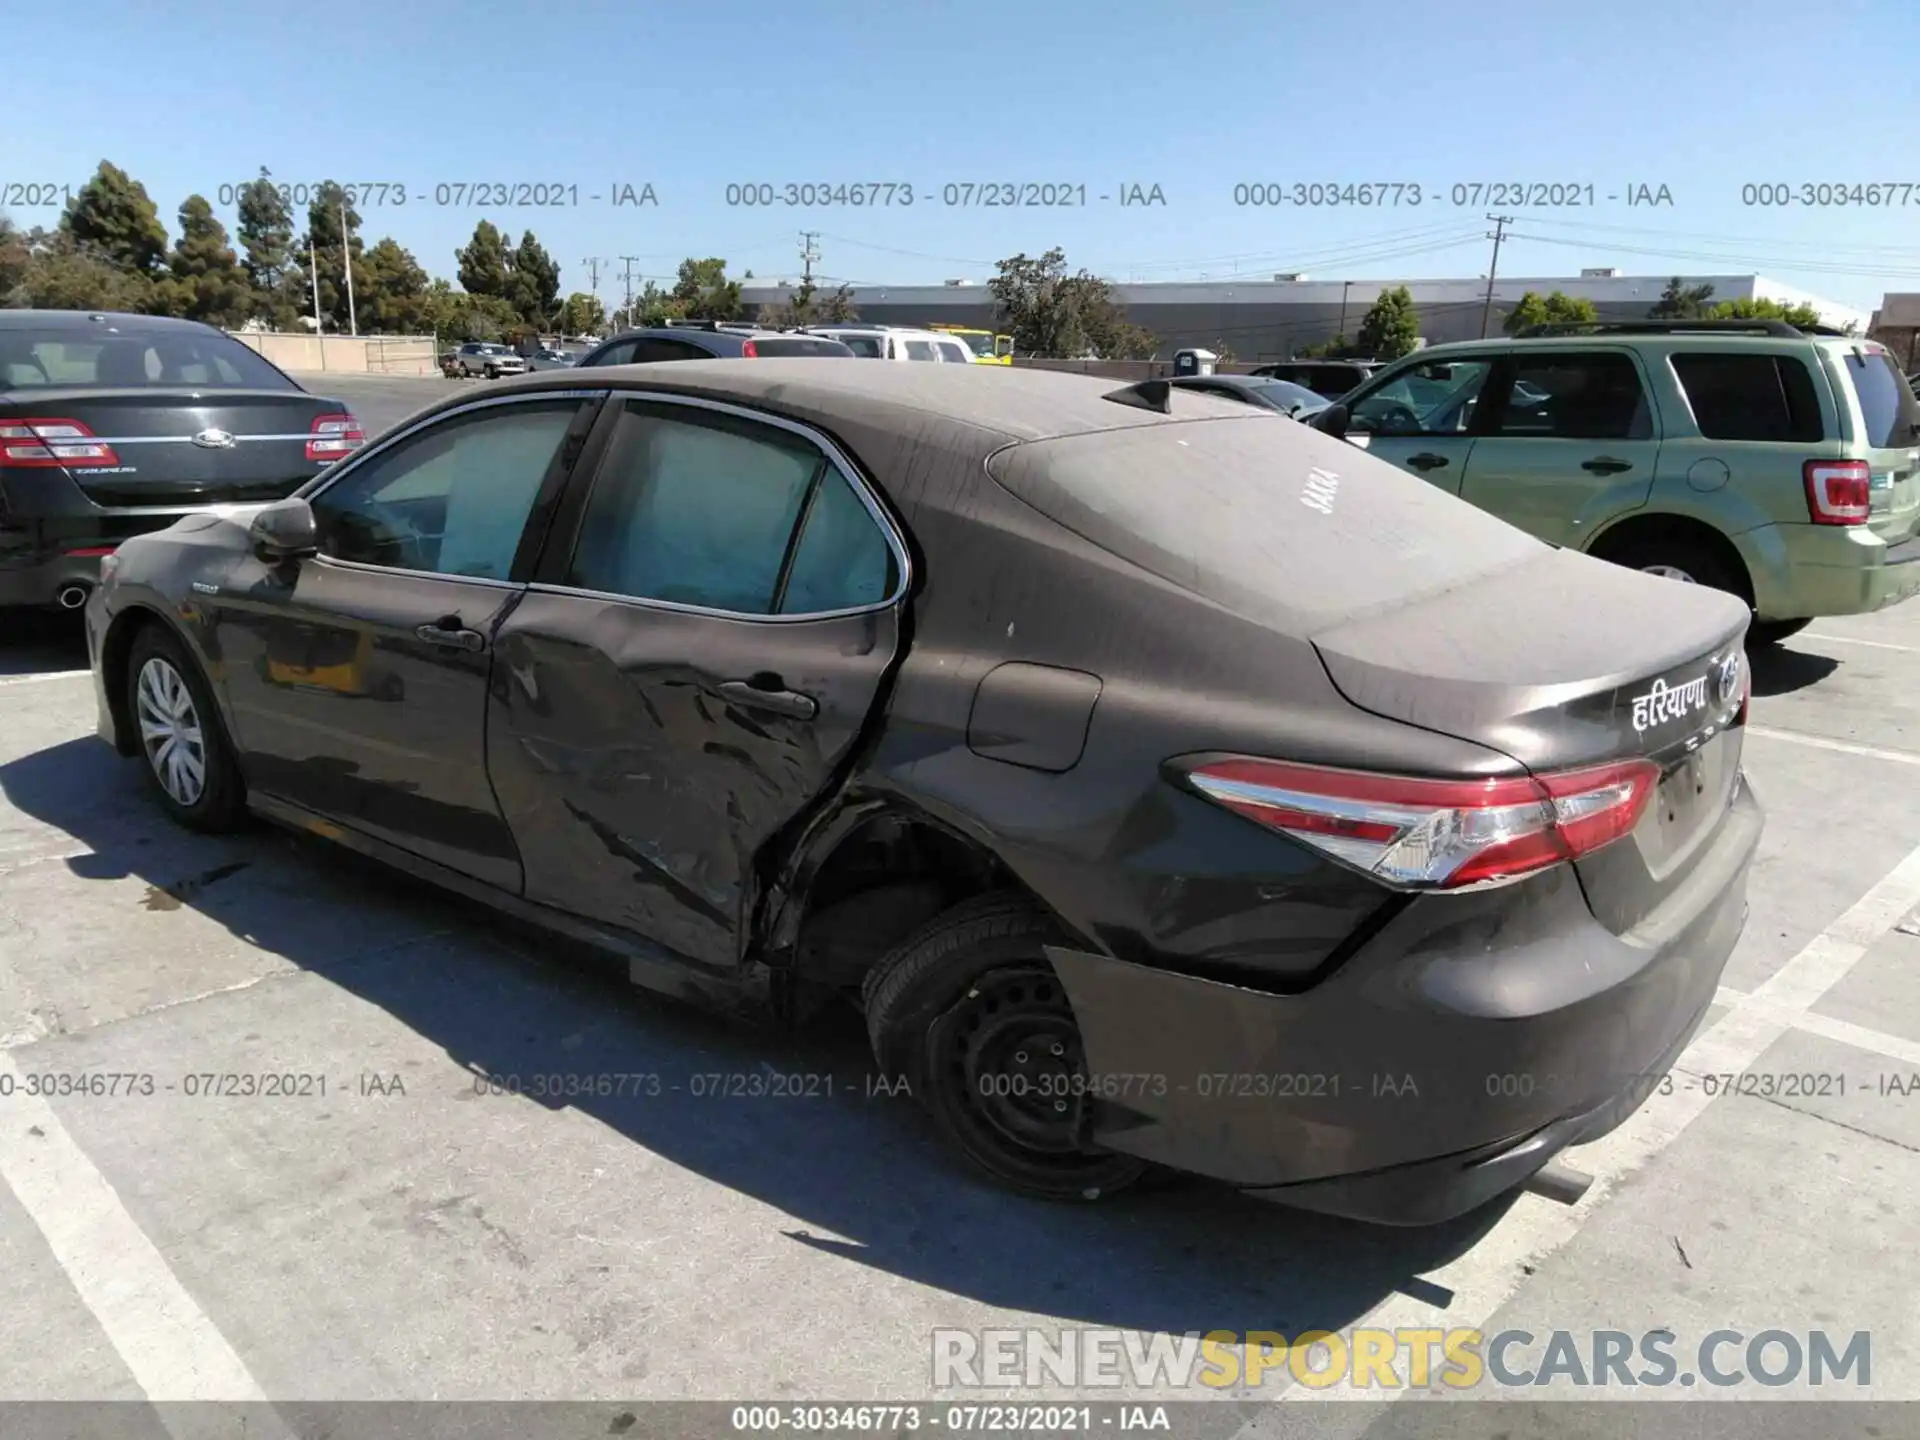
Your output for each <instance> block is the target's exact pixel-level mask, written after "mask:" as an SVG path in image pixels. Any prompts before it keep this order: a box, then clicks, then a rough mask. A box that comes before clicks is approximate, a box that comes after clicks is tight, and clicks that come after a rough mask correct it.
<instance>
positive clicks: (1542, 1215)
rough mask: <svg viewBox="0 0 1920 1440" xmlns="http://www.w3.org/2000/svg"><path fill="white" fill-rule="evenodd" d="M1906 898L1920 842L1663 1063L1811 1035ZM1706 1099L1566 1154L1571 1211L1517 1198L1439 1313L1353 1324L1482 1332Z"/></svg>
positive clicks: (1287, 1394) (1380, 1313) (1431, 1310)
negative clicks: (1580, 1180)
mask: <svg viewBox="0 0 1920 1440" xmlns="http://www.w3.org/2000/svg"><path fill="white" fill-rule="evenodd" d="M1916 903H1920V847H1916V848H1915V849H1913V850H1912V851H1910V852H1909V853H1908V854H1907V856H1906V858H1905V859H1903V860H1902V861H1901V862H1900V863H1899V864H1898V865H1896V866H1894V867H1893V869H1892V870H1891V871H1890V872H1888V874H1887V876H1886V878H1885V879H1883V880H1881V881H1880V883H1879V884H1877V885H1875V886H1874V887H1873V888H1872V889H1871V890H1869V891H1868V892H1867V893H1866V894H1865V895H1863V896H1861V897H1860V899H1859V900H1858V901H1857V902H1855V904H1854V905H1853V906H1852V908H1851V909H1849V910H1848V911H1847V912H1846V913H1845V914H1843V915H1841V916H1840V918H1839V919H1837V920H1835V921H1834V922H1833V923H1832V924H1831V925H1829V926H1828V927H1827V928H1826V929H1825V930H1823V931H1822V932H1821V933H1820V934H1819V935H1817V936H1815V937H1814V938H1813V940H1811V941H1810V942H1809V943H1808V944H1807V946H1806V947H1805V948H1804V949H1802V950H1801V951H1800V953H1799V954H1797V955H1795V956H1794V957H1793V958H1792V959H1791V960H1789V961H1787V963H1786V964H1785V965H1782V966H1781V967H1780V969H1779V970H1777V971H1776V972H1774V974H1773V975H1772V976H1770V977H1769V978H1768V979H1767V980H1766V982H1765V983H1763V984H1761V985H1759V986H1757V987H1756V988H1755V989H1754V990H1753V991H1752V992H1750V993H1749V994H1747V995H1744V996H1740V997H1739V998H1737V999H1736V1000H1735V1001H1734V1003H1733V1005H1732V1007H1731V1008H1730V1009H1729V1010H1728V1011H1727V1013H1726V1014H1724V1015H1722V1016H1721V1017H1720V1019H1719V1021H1718V1022H1717V1023H1716V1024H1714V1025H1712V1026H1711V1027H1709V1028H1708V1029H1706V1030H1704V1031H1702V1032H1701V1033H1700V1034H1699V1035H1698V1036H1696V1037H1695V1038H1694V1041H1693V1043H1692V1044H1691V1045H1689V1046H1688V1047H1687V1050H1686V1053H1685V1054H1683V1055H1682V1056H1681V1057H1680V1059H1679V1060H1678V1061H1677V1062H1676V1063H1675V1066H1674V1068H1675V1069H1678V1070H1684V1071H1687V1072H1690V1073H1692V1074H1696V1075H1708V1074H1738V1073H1742V1072H1744V1071H1746V1070H1748V1069H1749V1068H1751V1066H1752V1065H1753V1062H1754V1061H1756V1060H1758V1059H1759V1058H1760V1056H1761V1055H1763V1054H1765V1053H1766V1051H1767V1049H1768V1047H1770V1046H1771V1045H1773V1044H1774V1042H1775V1041H1777V1040H1779V1039H1780V1037H1781V1036H1783V1035H1785V1034H1786V1033H1787V1031H1788V1030H1789V1029H1793V1028H1796V1027H1804V1028H1806V1029H1809V1030H1814V1031H1815V1032H1816V1033H1819V1030H1820V1029H1822V1028H1824V1027H1825V1026H1826V1025H1827V1024H1828V1023H1829V1022H1826V1021H1825V1020H1824V1019H1823V1018H1822V1017H1819V1016H1809V1014H1808V1012H1809V1011H1810V1010H1811V1008H1812V1007H1813V1006H1814V1005H1815V1004H1816V1003H1818V1002H1819V1000H1820V998H1821V997H1822V996H1823V995H1825V994H1826V993H1827V992H1828V991H1829V990H1831V989H1832V988H1833V987H1834V986H1835V985H1837V984H1839V982H1840V981H1841V980H1842V979H1844V978H1845V977H1846V975H1847V972H1848V971H1850V970H1852V969H1853V967H1854V966H1855V965H1857V964H1859V962H1860V960H1861V958H1862V957H1863V956H1864V955H1865V954H1866V953H1867V950H1868V947H1869V946H1871V945H1872V944H1873V943H1874V941H1876V940H1878V939H1879V938H1880V937H1881V936H1882V935H1884V934H1885V933H1886V932H1887V931H1888V930H1891V929H1892V928H1893V927H1894V925H1896V924H1897V923H1899V920H1900V918H1901V916H1903V915H1905V914H1906V913H1907V911H1909V910H1911V909H1912V908H1913V907H1914V905H1915V904H1916ZM1831 1023H1833V1024H1841V1023H1842V1022H1831ZM1834 1038H1836V1039H1838V1038H1841V1037H1840V1036H1835V1037H1834ZM1712 1098H1713V1097H1711V1096H1709V1095H1707V1094H1706V1093H1705V1092H1704V1091H1703V1090H1701V1089H1692V1090H1682V1089H1680V1088H1678V1087H1676V1088H1675V1090H1674V1092H1673V1093H1672V1094H1669V1095H1659V1094H1656V1095H1654V1096H1652V1097H1650V1098H1649V1100H1648V1101H1647V1103H1646V1104H1645V1105H1644V1106H1642V1107H1641V1108H1640V1109H1639V1110H1638V1111H1636V1112H1635V1113H1634V1114H1633V1116H1632V1117H1631V1118H1629V1119H1628V1120H1627V1121H1626V1123H1625V1124H1623V1125H1622V1126H1620V1128H1619V1129H1617V1130H1615V1131H1614V1132H1613V1133H1612V1134H1611V1135H1607V1136H1605V1137H1603V1138H1601V1139H1600V1140H1597V1141H1595V1142H1594V1143H1593V1144H1591V1145H1583V1146H1580V1147H1579V1148H1578V1149H1575V1150H1571V1151H1569V1152H1567V1157H1566V1158H1567V1162H1568V1164H1570V1165H1572V1166H1573V1167H1575V1168H1577V1169H1580V1170H1584V1171H1587V1172H1588V1173H1590V1174H1591V1175H1592V1176H1593V1177H1594V1181H1593V1186H1592V1188H1591V1189H1590V1190H1588V1191H1587V1193H1586V1195H1585V1196H1584V1197H1582V1199H1581V1201H1580V1203H1579V1204H1578V1205H1574V1206H1563V1205H1559V1204H1556V1203H1554V1202H1552V1201H1548V1200H1545V1199H1542V1198H1540V1197H1539V1196H1535V1195H1523V1196H1522V1197H1521V1198H1520V1199H1519V1201H1518V1202H1517V1203H1516V1204H1515V1205H1514V1207H1513V1209H1512V1210H1511V1211H1509V1212H1508V1214H1507V1216H1506V1217H1505V1218H1504V1219H1503V1220H1502V1221H1501V1222H1500V1223H1499V1224H1498V1225H1496V1226H1495V1227H1494V1228H1493V1230H1492V1231H1491V1232H1489V1234H1488V1235H1487V1236H1486V1237H1485V1238H1484V1239H1483V1240H1481V1241H1480V1243H1479V1244H1477V1245H1475V1246H1474V1247H1473V1248H1472V1249H1471V1250H1469V1251H1468V1252H1467V1253H1466V1254H1465V1255H1463V1256H1461V1257H1460V1258H1459V1259H1457V1260H1455V1261H1453V1262H1452V1263H1451V1264H1449V1265H1446V1266H1443V1267H1442V1268H1441V1269H1439V1270H1436V1271H1434V1272H1432V1273H1431V1274H1430V1275H1427V1276H1423V1277H1422V1278H1423V1279H1425V1280H1428V1281H1430V1282H1431V1283H1432V1284H1433V1285H1435V1286H1438V1287H1440V1288H1442V1289H1445V1290H1448V1291H1451V1292H1452V1302H1451V1303H1450V1304H1448V1305H1447V1307H1446V1308H1445V1309H1444V1310H1443V1311H1440V1312H1439V1313H1438V1314H1436V1310H1435V1307H1434V1305H1433V1304H1432V1302H1430V1301H1426V1300H1416V1299H1414V1298H1412V1297H1411V1296H1408V1295H1403V1294H1399V1293H1395V1294H1393V1295H1391V1296H1389V1297H1388V1298H1387V1299H1386V1300H1385V1301H1383V1302H1382V1303H1381V1304H1379V1305H1377V1306H1375V1307H1374V1308H1373V1309H1372V1310H1370V1311H1369V1312H1368V1313H1367V1314H1366V1315H1364V1316H1362V1317H1360V1318H1359V1319H1357V1320H1355V1321H1354V1322H1353V1323H1354V1325H1355V1326H1369V1327H1379V1328H1382V1329H1397V1328H1402V1327H1406V1328H1415V1327H1420V1326H1431V1325H1433V1324H1435V1323H1436V1321H1440V1322H1443V1323H1445V1324H1446V1325H1448V1326H1450V1327H1456V1328H1471V1329H1485V1328H1486V1326H1487V1324H1488V1323H1489V1322H1490V1321H1491V1320H1492V1319H1493V1317H1494V1315H1495V1314H1497V1313H1498V1312H1499V1310H1500V1307H1501V1306H1503V1305H1505V1304H1506V1303H1507V1301H1509V1300H1510V1299H1512V1298H1513V1296H1514V1295H1515V1293H1516V1292H1518V1290H1519V1289H1520V1286H1521V1284H1522V1283H1523V1282H1524V1280H1525V1278H1526V1273H1527V1272H1526V1271H1525V1270H1523V1269H1522V1266H1523V1265H1524V1266H1529V1267H1531V1266H1533V1265H1536V1264H1537V1262H1538V1261H1540V1260H1541V1259H1542V1258H1544V1257H1546V1256H1548V1255H1551V1254H1553V1253H1554V1252H1555V1251H1557V1250H1559V1249H1561V1248H1562V1247H1563V1246H1565V1245H1566V1244H1567V1243H1568V1242H1569V1241H1571V1240H1572V1239H1573V1238H1574V1237H1575V1236H1576V1235H1578V1234H1579V1233H1580V1230H1581V1227H1582V1226H1583V1225H1585V1223H1586V1222H1587V1220H1588V1219H1590V1218H1591V1217H1592V1215H1593V1213H1594V1211H1595V1209H1597V1208H1598V1207H1599V1206H1600V1205H1602V1204H1604V1203H1605V1202H1606V1199H1607V1197H1608V1196H1609V1195H1611V1194H1612V1193H1613V1192H1614V1191H1615V1190H1616V1189H1617V1188H1618V1187H1619V1185H1620V1182H1621V1181H1622V1180H1624V1179H1626V1178H1627V1177H1628V1176H1629V1175H1631V1174H1633V1173H1634V1172H1635V1171H1637V1170H1639V1169H1641V1168H1642V1167H1643V1166H1645V1165H1646V1164H1647V1163H1648V1162H1649V1161H1651V1160H1652V1159H1653V1158H1654V1157H1655V1156H1656V1155H1658V1154H1659V1153H1660V1152H1661V1151H1662V1150H1664V1149H1666V1148H1667V1146H1669V1145H1671V1144H1672V1143H1673V1142H1674V1141H1675V1140H1677V1139H1679V1138H1680V1136H1681V1135H1682V1134H1683V1133H1684V1132H1685V1131H1686V1128H1687V1127H1688V1126H1689V1125H1691V1124H1692V1123H1693V1122H1694V1121H1695V1120H1697V1119H1698V1118H1699V1117H1700V1116H1701V1115H1702V1114H1704V1113H1705V1111H1706V1108H1707V1106H1708V1105H1709V1104H1710V1103H1711V1101H1712ZM1443 1389H1444V1387H1442V1386H1440V1385H1439V1384H1437V1383H1436V1385H1435V1386H1434V1390H1435V1391H1440V1390H1443ZM1413 1393H1414V1391H1413V1390H1412V1387H1408V1388H1406V1389H1402V1390H1394V1391H1388V1392H1385V1393H1382V1392H1380V1391H1377V1390H1360V1389H1355V1388H1351V1387H1328V1388H1326V1389H1312V1388H1309V1387H1305V1386H1299V1385H1294V1386H1289V1387H1288V1388H1287V1389H1286V1390H1284V1391H1282V1392H1281V1393H1280V1395H1279V1396H1278V1398H1279V1399H1281V1400H1288V1401H1314V1400H1324V1401H1332V1402H1338V1401H1355V1402H1370V1403H1373V1404H1379V1403H1381V1402H1383V1401H1392V1400H1400V1399H1404V1398H1406V1397H1408V1396H1409V1395H1411V1394H1413ZM1420 1393H1422V1394H1424V1393H1428V1392H1425V1391H1422V1392H1420ZM1541 1398H1552V1397H1551V1396H1550V1395H1549V1396H1543V1397H1541ZM1876 1398H1885V1399H1900V1398H1907V1397H1901V1396H1891V1395H1889V1396H1884V1397H1881V1396H1876ZM1260 1426H1261V1421H1260V1420H1259V1419H1255V1420H1254V1421H1252V1422H1250V1423H1249V1424H1248V1425H1247V1426H1246V1427H1244V1428H1243V1429H1242V1430H1241V1431H1240V1432H1239V1434H1240V1436H1247V1437H1250V1436H1254V1435H1257V1434H1259V1433H1260ZM1324 1433H1327V1434H1331V1433H1332V1432H1331V1431H1328V1432H1324Z"/></svg>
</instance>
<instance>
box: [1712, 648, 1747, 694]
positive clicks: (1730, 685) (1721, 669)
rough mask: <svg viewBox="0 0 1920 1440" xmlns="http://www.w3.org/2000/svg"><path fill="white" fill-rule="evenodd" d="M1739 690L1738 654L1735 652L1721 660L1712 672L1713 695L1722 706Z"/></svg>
mask: <svg viewBox="0 0 1920 1440" xmlns="http://www.w3.org/2000/svg"><path fill="white" fill-rule="evenodd" d="M1739 688H1740V652H1739V651H1737V650H1736V651H1735V652H1734V653H1733V654H1731V655H1729V656H1727V658H1726V659H1724V660H1722V661H1721V662H1720V663H1719V664H1718V665H1716V666H1715V667H1714V670H1713V689H1714V694H1715V695H1717V696H1718V697H1719V700H1720V703H1721V704H1722V705H1725V704H1727V703H1728V702H1730V701H1731V700H1732V699H1733V697H1734V694H1735V692H1736V691H1738V690H1739Z"/></svg>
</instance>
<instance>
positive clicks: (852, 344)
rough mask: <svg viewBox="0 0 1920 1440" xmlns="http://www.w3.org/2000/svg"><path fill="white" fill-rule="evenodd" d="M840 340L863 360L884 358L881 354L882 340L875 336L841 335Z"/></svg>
mask: <svg viewBox="0 0 1920 1440" xmlns="http://www.w3.org/2000/svg"><path fill="white" fill-rule="evenodd" d="M839 340H840V343H841V344H842V345H844V346H846V347H847V348H848V349H849V350H851V351H853V353H854V354H856V355H858V356H860V358H861V359H863V360H879V359H881V358H883V357H882V356H881V354H880V341H879V339H878V338H877V337H875V336H872V335H842V336H840V337H839Z"/></svg>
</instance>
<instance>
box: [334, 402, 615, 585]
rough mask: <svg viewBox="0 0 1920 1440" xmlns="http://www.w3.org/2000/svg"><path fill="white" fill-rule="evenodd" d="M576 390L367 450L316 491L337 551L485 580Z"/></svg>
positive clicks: (528, 498) (565, 423) (502, 570)
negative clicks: (368, 452) (355, 463)
mask: <svg viewBox="0 0 1920 1440" xmlns="http://www.w3.org/2000/svg"><path fill="white" fill-rule="evenodd" d="M579 412H580V402H579V401H578V400H539V401H526V402H522V403H516V404H513V405H499V406H488V407H485V408H484V409H480V410H475V411H469V412H466V413H464V414H460V415H455V416H452V417H449V418H448V419H446V420H442V421H440V422H439V423H437V424H435V425H434V426H432V427H431V428H430V429H428V430H425V431H422V432H421V433H420V434H419V435H416V436H412V437H410V438H408V439H405V440H402V441H400V442H398V443H397V444H396V445H394V446H393V447H392V448H391V449H388V450H384V451H382V452H380V453H379V454H376V455H372V456H369V457H368V458H367V460H366V461H365V463H363V464H361V465H359V466H356V467H355V468H354V469H352V470H349V471H347V472H346V473H345V474H343V475H342V476H341V477H340V479H339V480H338V481H337V482H336V483H334V484H332V485H329V486H327V487H326V488H325V489H324V490H322V491H320V492H319V493H318V494H317V495H315V496H314V497H313V498H312V501H311V504H312V506H313V513H314V519H315V520H316V521H317V522H318V524H319V530H320V550H321V553H322V554H325V555H330V556H332V557H334V558H335V559H337V560H350V561H354V562H356V563H358V564H362V565H380V566H385V567H388V568H391V569H397V570H421V571H427V572H429V573H432V574H437V575H460V576H469V577H472V578H475V579H484V580H507V579H510V578H511V572H512V569H513V557H514V554H515V553H516V552H517V551H518V549H519V548H520V537H521V534H522V533H523V532H524V531H525V529H526V526H527V517H528V516H529V515H530V514H531V513H532V511H533V502H534V499H535V497H536V496H537V495H538V494H539V493H540V484H541V482H542V481H543V480H544V479H545V478H546V475H547V472H548V470H549V468H551V466H552V464H553V461H554V456H555V455H556V454H557V453H558V452H559V449H560V445H561V442H562V441H563V440H564V439H565V438H566V434H567V428H568V427H569V426H570V425H571V424H572V423H573V420H574V417H575V416H576V415H578V414H579Z"/></svg>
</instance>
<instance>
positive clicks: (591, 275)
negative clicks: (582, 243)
mask: <svg viewBox="0 0 1920 1440" xmlns="http://www.w3.org/2000/svg"><path fill="white" fill-rule="evenodd" d="M580 263H581V264H582V265H584V266H586V267H587V293H588V294H589V295H591V296H593V298H594V299H595V300H598V299H599V298H600V257H599V256H598V255H589V256H588V257H587V258H586V259H584V260H582V261H581V262H580ZM561 308H562V309H563V310H564V309H565V308H566V306H565V302H562V305H561Z"/></svg>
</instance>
